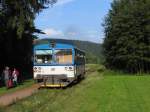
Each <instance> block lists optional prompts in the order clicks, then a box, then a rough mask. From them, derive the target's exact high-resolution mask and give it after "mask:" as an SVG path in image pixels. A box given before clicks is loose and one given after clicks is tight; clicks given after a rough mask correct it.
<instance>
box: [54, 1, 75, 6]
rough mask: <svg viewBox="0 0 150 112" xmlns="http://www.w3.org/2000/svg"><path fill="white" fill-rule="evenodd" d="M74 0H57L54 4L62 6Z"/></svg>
mask: <svg viewBox="0 0 150 112" xmlns="http://www.w3.org/2000/svg"><path fill="white" fill-rule="evenodd" d="M73 1H74V0H58V1H57V3H56V4H55V6H62V5H65V4H67V3H70V2H73Z"/></svg>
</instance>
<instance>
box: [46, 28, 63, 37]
mask: <svg viewBox="0 0 150 112" xmlns="http://www.w3.org/2000/svg"><path fill="white" fill-rule="evenodd" d="M43 32H44V33H45V34H46V35H47V36H50V37H51V36H62V35H63V32H62V31H60V30H55V29H53V28H47V29H45V30H44V31H43Z"/></svg>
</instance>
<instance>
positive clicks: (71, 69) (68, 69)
mask: <svg viewBox="0 0 150 112" xmlns="http://www.w3.org/2000/svg"><path fill="white" fill-rule="evenodd" d="M65 70H66V71H73V67H65Z"/></svg>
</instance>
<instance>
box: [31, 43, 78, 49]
mask: <svg viewBox="0 0 150 112" xmlns="http://www.w3.org/2000/svg"><path fill="white" fill-rule="evenodd" d="M51 48H52V47H51V45H50V44H39V45H35V46H34V49H51ZM54 48H56V49H73V48H76V47H75V46H74V45H71V44H64V43H55V47H54Z"/></svg>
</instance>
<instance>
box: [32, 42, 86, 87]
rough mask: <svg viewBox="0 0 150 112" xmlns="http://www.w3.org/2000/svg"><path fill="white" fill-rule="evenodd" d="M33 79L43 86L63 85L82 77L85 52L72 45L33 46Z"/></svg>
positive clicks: (50, 44)
mask: <svg viewBox="0 0 150 112" xmlns="http://www.w3.org/2000/svg"><path fill="white" fill-rule="evenodd" d="M33 70H34V79H35V80H37V82H43V84H42V85H41V86H44V87H65V86H67V85H69V84H70V83H72V82H74V81H77V80H78V79H80V78H83V77H84V74H85V53H84V52H83V51H81V50H79V49H78V48H76V47H75V46H74V45H71V44H65V43H59V42H56V43H54V42H53V43H48V44H40V45H35V46H34V67H33Z"/></svg>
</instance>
